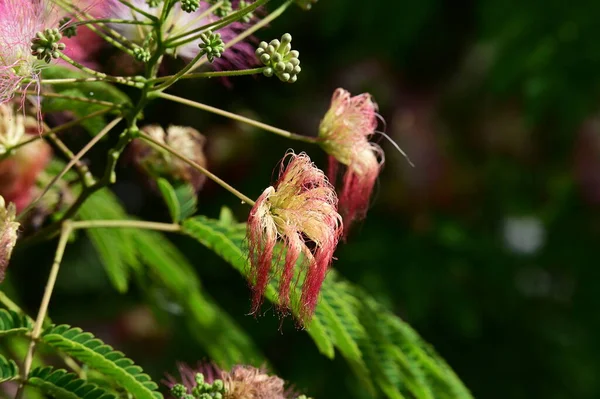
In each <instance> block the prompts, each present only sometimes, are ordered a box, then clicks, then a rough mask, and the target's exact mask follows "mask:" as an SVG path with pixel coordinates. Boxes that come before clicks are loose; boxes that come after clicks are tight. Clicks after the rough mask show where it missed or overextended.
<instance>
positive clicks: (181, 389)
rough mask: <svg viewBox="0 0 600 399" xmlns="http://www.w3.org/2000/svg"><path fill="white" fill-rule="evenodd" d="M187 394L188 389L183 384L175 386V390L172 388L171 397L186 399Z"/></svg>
mask: <svg viewBox="0 0 600 399" xmlns="http://www.w3.org/2000/svg"><path fill="white" fill-rule="evenodd" d="M187 394H188V393H187V388H186V387H185V386H183V385H181V384H175V385H173V388H171V395H173V396H175V397H176V398H177V399H184V398H185V397H186V396H187Z"/></svg>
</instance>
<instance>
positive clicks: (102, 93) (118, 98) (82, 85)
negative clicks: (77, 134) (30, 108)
mask: <svg viewBox="0 0 600 399" xmlns="http://www.w3.org/2000/svg"><path fill="white" fill-rule="evenodd" d="M42 76H43V78H44V79H63V78H89V77H90V75H88V74H86V73H84V72H81V71H77V70H74V69H71V68H66V67H64V66H59V65H54V66H51V67H48V68H45V69H44V70H43V72H42ZM52 89H53V90H54V92H55V93H59V94H64V95H68V96H75V97H84V98H90V99H95V100H102V101H109V102H112V103H114V104H121V105H130V104H131V100H130V99H129V97H128V96H127V95H126V94H125V93H123V92H122V91H121V90H119V89H117V88H116V87H115V86H114V85H112V84H110V83H107V82H78V83H64V84H55V85H52ZM42 109H43V111H44V112H58V111H70V112H72V113H73V114H75V116H77V117H79V118H81V117H83V116H86V115H89V114H91V113H92V112H96V111H99V110H102V109H106V107H105V106H103V105H97V104H89V103H84V102H81V101H75V100H68V99H62V98H54V97H47V98H45V99H44V100H43V101H42ZM82 126H83V127H85V128H86V129H87V130H88V131H89V132H90V133H92V134H96V133H98V132H99V131H100V130H102V128H103V127H104V126H105V123H104V118H103V117H102V116H98V117H96V118H92V119H88V120H85V121H84V122H83V123H82Z"/></svg>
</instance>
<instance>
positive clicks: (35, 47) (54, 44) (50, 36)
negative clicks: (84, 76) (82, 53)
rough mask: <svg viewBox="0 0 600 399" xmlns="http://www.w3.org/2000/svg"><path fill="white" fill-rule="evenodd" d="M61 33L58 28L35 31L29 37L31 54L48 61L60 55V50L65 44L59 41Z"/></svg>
mask: <svg viewBox="0 0 600 399" xmlns="http://www.w3.org/2000/svg"><path fill="white" fill-rule="evenodd" d="M61 39H62V34H61V33H60V32H59V30H58V29H45V30H44V31H43V32H38V33H36V35H35V37H34V38H33V39H31V54H32V55H34V56H36V57H37V59H38V60H44V61H46V62H47V63H50V62H51V61H52V60H53V59H57V58H59V57H60V52H61V51H62V50H64V49H65V47H66V46H65V44H64V43H60V40H61Z"/></svg>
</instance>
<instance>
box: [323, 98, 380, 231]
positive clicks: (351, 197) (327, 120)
mask: <svg viewBox="0 0 600 399" xmlns="http://www.w3.org/2000/svg"><path fill="white" fill-rule="evenodd" d="M376 128H377V104H375V103H374V102H373V100H372V98H371V95H370V94H367V93H364V94H361V95H358V96H354V97H352V96H351V95H350V93H349V92H347V91H346V90H344V89H337V90H336V91H335V93H334V94H333V98H332V99H331V106H330V108H329V110H328V111H327V113H326V114H325V117H324V118H323V120H322V121H321V125H320V128H319V138H320V139H321V146H322V147H323V149H324V150H325V151H326V152H327V153H328V154H329V170H328V175H329V178H330V179H331V181H332V182H335V181H336V180H337V172H338V164H339V163H342V164H344V165H345V166H346V171H345V174H344V177H343V180H342V185H341V189H340V190H341V192H340V210H341V213H342V215H343V217H344V222H345V225H346V231H345V232H344V234H347V233H348V228H349V227H350V225H351V224H352V222H354V221H355V220H357V219H362V218H364V217H365V216H366V213H367V209H368V207H369V199H370V198H371V194H372V192H373V187H374V185H375V181H376V180H377V176H378V175H379V172H380V171H381V167H382V166H383V162H384V154H383V150H382V149H381V147H379V146H378V145H377V144H375V143H371V142H370V141H369V139H370V137H371V136H372V135H373V134H374V133H375V129H376Z"/></svg>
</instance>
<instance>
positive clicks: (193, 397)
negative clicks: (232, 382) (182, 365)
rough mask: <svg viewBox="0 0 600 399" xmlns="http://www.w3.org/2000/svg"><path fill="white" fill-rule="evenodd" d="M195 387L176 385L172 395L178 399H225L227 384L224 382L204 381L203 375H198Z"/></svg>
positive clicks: (195, 379)
mask: <svg viewBox="0 0 600 399" xmlns="http://www.w3.org/2000/svg"><path fill="white" fill-rule="evenodd" d="M194 382H195V386H194V387H193V388H192V389H191V393H190V392H189V391H190V390H189V389H188V387H186V386H185V385H183V384H175V385H173V387H172V388H171V395H173V396H174V397H175V398H176V399H223V397H224V396H223V395H224V394H225V384H224V383H223V380H220V379H216V380H214V381H212V383H209V382H206V381H205V380H204V375H203V374H202V373H196V375H195V377H194Z"/></svg>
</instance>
